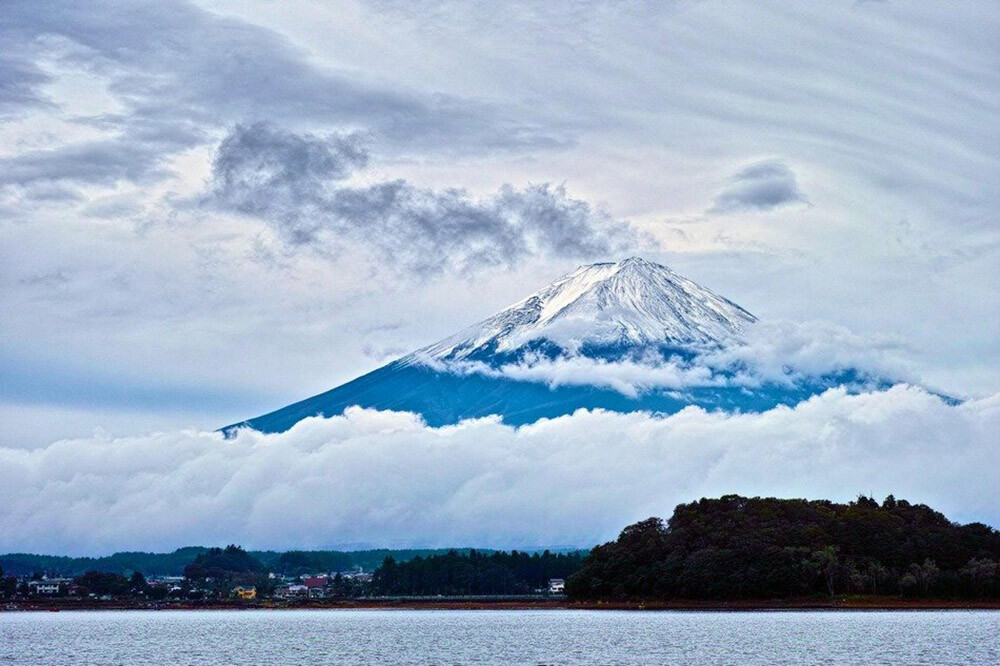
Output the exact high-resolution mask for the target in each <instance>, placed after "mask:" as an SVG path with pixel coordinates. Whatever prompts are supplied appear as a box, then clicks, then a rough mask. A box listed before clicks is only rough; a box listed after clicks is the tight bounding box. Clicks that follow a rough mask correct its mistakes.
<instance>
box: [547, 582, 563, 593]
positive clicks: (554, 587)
mask: <svg viewBox="0 0 1000 666" xmlns="http://www.w3.org/2000/svg"><path fill="white" fill-rule="evenodd" d="M565 592H566V581H565V580H563V579H562V578H550V579H549V594H563V593H565Z"/></svg>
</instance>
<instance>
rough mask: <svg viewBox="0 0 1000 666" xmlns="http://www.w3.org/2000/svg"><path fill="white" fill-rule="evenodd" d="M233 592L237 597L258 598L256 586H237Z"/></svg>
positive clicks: (245, 598) (244, 598)
mask: <svg viewBox="0 0 1000 666" xmlns="http://www.w3.org/2000/svg"><path fill="white" fill-rule="evenodd" d="M233 594H234V595H235V596H236V598H237V599H243V600H244V601H245V600H248V599H256V598H257V588H256V587H237V588H236V589H235V590H233Z"/></svg>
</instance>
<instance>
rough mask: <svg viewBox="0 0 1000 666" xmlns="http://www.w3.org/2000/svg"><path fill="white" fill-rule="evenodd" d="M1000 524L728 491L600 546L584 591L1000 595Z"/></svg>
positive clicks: (887, 504) (633, 595)
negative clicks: (998, 527)
mask: <svg viewBox="0 0 1000 666" xmlns="http://www.w3.org/2000/svg"><path fill="white" fill-rule="evenodd" d="M998 562H1000V533H998V532H997V531H996V530H994V529H992V528H990V527H988V526H986V525H983V524H981V523H972V524H969V525H958V524H956V523H952V522H950V521H949V520H948V519H947V518H945V517H944V516H943V515H942V514H940V513H938V512H937V511H934V510H933V509H931V508H929V507H927V506H925V505H914V504H910V503H909V502H906V501H905V500H896V499H895V498H893V497H892V496H891V495H890V496H889V497H887V498H886V499H885V501H884V502H882V503H881V504H879V503H878V502H876V501H875V500H874V499H872V498H869V497H864V496H862V497H859V498H858V500H857V501H855V502H851V503H849V504H835V503H833V502H828V501H822V500H820V501H807V500H783V499H774V498H759V497H756V498H746V497H740V496H738V495H727V496H725V497H722V498H720V499H702V500H700V501H698V502H693V503H690V504H682V505H680V506H678V507H677V509H676V510H675V511H674V514H673V516H672V517H671V518H670V521H669V523H668V524H666V525H664V523H663V521H662V520H660V519H659V518H649V519H647V520H644V521H642V522H640V523H636V524H635V525H630V526H629V527H626V528H625V529H624V530H623V531H622V533H621V535H620V536H619V537H618V539H617V540H616V541H613V542H610V543H606V544H604V545H601V546H598V547H596V548H594V550H593V551H592V552H591V554H590V555H589V556H588V557H587V558H586V560H585V561H584V563H583V566H582V568H581V569H580V570H579V571H578V572H577V573H576V574H574V575H573V576H571V577H570V579H569V580H568V581H567V593H568V594H569V595H570V596H572V597H575V598H578V599H636V600H638V599H755V598H756V599H771V598H787V597H798V596H808V595H813V594H829V595H832V594H840V593H852V594H877V595H885V594H888V595H897V594H900V595H906V596H914V597H964V598H975V597H998V596H1000V567H998V564H997V563H998Z"/></svg>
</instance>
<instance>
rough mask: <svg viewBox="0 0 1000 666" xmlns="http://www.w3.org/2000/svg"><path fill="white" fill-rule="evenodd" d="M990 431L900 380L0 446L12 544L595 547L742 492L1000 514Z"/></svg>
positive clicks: (368, 415)
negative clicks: (595, 406) (624, 531)
mask: <svg viewBox="0 0 1000 666" xmlns="http://www.w3.org/2000/svg"><path fill="white" fill-rule="evenodd" d="M997 432H1000V395H995V396H993V397H991V398H988V399H984V400H977V401H970V402H967V403H964V404H961V405H949V404H947V403H946V402H944V401H942V400H940V399H938V398H937V397H935V396H933V395H931V394H929V393H927V392H925V391H923V390H921V389H918V388H914V387H910V386H905V385H899V386H896V387H894V388H892V389H890V390H887V391H882V392H876V393H864V394H860V395H847V394H846V393H845V392H844V391H841V390H831V391H828V392H827V393H825V394H823V395H821V396H817V397H815V398H813V399H811V400H809V401H806V402H803V403H801V404H799V405H798V406H796V407H794V408H785V407H782V408H777V409H773V410H771V411H768V412H765V413H761V414H743V415H734V414H726V413H708V412H705V411H703V410H701V409H698V408H689V409H686V410H684V411H683V412H680V413H678V414H675V415H672V416H669V417H654V416H650V415H648V414H643V413H632V414H613V413H606V412H588V411H579V412H577V413H576V414H573V415H571V416H566V417H561V418H557V419H553V420H543V421H539V422H537V423H535V424H532V425H529V426H523V427H520V428H513V427H510V426H507V425H504V424H502V423H500V422H499V421H498V420H496V419H481V420H476V421H466V422H463V423H460V424H458V425H455V426H449V427H443V428H429V427H427V426H426V425H424V424H423V423H422V422H421V421H420V420H419V419H418V418H417V417H415V416H413V415H412V414H406V413H397V412H377V411H371V410H361V409H357V408H352V409H350V410H348V412H347V413H345V414H344V415H343V416H338V417H334V418H329V419H319V418H311V419H306V420H305V421H302V422H301V423H299V424H298V425H296V426H295V427H294V428H293V429H291V430H290V431H288V432H285V433H282V434H275V435H263V434H260V433H257V432H254V431H242V432H240V433H239V435H238V436H237V437H236V438H235V439H233V440H224V439H223V438H222V436H221V435H219V434H218V433H214V432H196V431H183V432H168V433H157V434H152V435H147V436H139V437H125V438H113V437H110V436H108V435H102V434H99V435H95V436H94V437H92V438H89V439H81V440H67V441H60V442H56V443H53V444H51V445H49V446H48V447H45V448H42V449H36V450H31V451H27V450H16V449H0V502H2V505H3V506H4V511H3V512H2V514H0V535H2V536H0V551H42V552H72V553H102V552H107V551H111V550H115V549H124V548H128V549H140V548H142V549H167V548H174V547H176V546H180V545H185V544H196V543H197V544H215V543H227V542H237V543H242V544H245V545H247V546H252V547H268V548H291V547H321V546H336V545H343V544H372V545H375V544H386V545H404V544H405V545H459V544H470V545H480V546H496V547H510V546H517V545H521V546H524V545H553V544H570V545H581V546H585V545H590V544H593V543H595V542H597V541H600V540H602V539H607V538H610V537H612V536H613V535H614V534H615V533H616V532H617V531H618V530H619V529H620V528H621V527H623V526H624V525H625V524H626V523H628V522H630V521H634V520H637V519H641V518H644V517H647V516H649V515H661V516H665V515H669V514H670V512H671V510H672V508H673V507H674V506H675V505H676V504H677V503H679V502H682V501H688V500H691V499H692V498H698V497H701V496H713V495H719V494H723V493H730V492H738V493H745V494H766V495H777V496H785V497H798V496H807V497H814V498H815V497H828V498H832V499H837V500H845V499H850V498H852V497H853V496H854V495H856V494H857V493H872V494H874V495H876V496H880V495H884V494H888V493H894V494H895V495H896V496H897V497H905V498H907V499H910V500H911V501H918V502H926V503H928V504H931V505H932V506H935V507H937V508H940V509H941V510H943V511H945V512H947V514H948V515H949V516H950V517H952V518H954V519H958V520H963V521H972V520H981V521H985V522H988V523H992V524H994V525H997V524H1000V511H998V509H997V507H998V506H1000V487H998V486H997V484H996V480H995V470H996V469H998V468H1000V447H998V446H997V435H996V433H997Z"/></svg>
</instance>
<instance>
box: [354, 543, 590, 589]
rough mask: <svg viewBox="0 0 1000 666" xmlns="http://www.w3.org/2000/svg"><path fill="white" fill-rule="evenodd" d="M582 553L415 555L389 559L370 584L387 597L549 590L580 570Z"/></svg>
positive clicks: (514, 551)
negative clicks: (551, 583) (550, 585)
mask: <svg viewBox="0 0 1000 666" xmlns="http://www.w3.org/2000/svg"><path fill="white" fill-rule="evenodd" d="M582 560H583V554H581V553H551V552H549V551H545V552H544V553H534V554H528V553H525V552H518V551H516V550H513V551H511V552H509V553H506V552H492V553H486V552H480V551H476V550H470V551H469V552H467V553H460V552H458V551H454V550H453V551H449V552H448V553H446V554H444V555H434V556H431V557H426V558H425V557H415V558H414V559H412V560H410V561H409V562H402V563H401V562H397V561H396V560H395V559H394V558H392V557H387V558H386V559H385V561H384V562H383V563H382V566H381V567H379V568H378V569H377V570H376V571H375V575H374V578H373V581H372V588H373V591H374V593H375V594H384V595H435V594H444V595H452V594H454V595H464V594H482V595H487V594H525V593H530V592H534V591H535V590H537V589H539V588H546V587H547V586H548V583H549V580H550V579H552V578H565V577H566V576H568V575H569V574H571V573H573V572H574V571H576V570H577V569H578V568H579V567H580V564H581V562H582Z"/></svg>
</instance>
